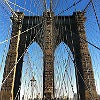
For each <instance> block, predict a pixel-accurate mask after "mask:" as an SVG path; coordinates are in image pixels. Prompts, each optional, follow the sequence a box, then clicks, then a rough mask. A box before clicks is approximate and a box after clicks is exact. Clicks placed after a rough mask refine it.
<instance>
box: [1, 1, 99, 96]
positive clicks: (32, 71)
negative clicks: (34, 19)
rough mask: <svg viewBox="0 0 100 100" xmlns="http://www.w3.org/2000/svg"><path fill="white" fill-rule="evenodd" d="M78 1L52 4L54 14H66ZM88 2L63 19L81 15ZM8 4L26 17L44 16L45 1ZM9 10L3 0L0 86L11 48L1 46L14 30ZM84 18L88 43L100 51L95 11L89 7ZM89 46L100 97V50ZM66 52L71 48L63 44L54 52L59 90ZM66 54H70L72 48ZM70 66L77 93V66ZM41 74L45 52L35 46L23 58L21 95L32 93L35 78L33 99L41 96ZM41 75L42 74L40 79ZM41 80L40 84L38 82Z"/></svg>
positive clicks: (97, 10) (97, 9)
mask: <svg viewBox="0 0 100 100" xmlns="http://www.w3.org/2000/svg"><path fill="white" fill-rule="evenodd" d="M77 1H78V0H53V11H54V13H55V15H58V14H59V13H61V12H62V11H65V10H66V9H67V8H69V7H70V6H71V5H73V4H74V2H77ZM88 2H89V0H86V1H85V2H84V0H82V2H80V3H79V4H78V5H76V6H74V7H72V8H70V9H69V10H68V11H65V12H63V13H61V14H60V15H66V16H67V15H72V14H73V12H75V11H81V10H83V9H84V8H85V7H86V5H87V3H88ZM93 2H94V6H95V9H96V13H97V17H98V20H99V23H100V14H99V11H100V7H99V0H93ZM96 2H98V3H96ZM8 3H9V5H10V7H11V8H12V9H13V10H14V11H21V12H24V14H25V15H27V16H34V15H42V12H43V7H42V5H43V2H42V0H8ZM13 3H15V4H16V6H14V4H13ZM49 3H50V1H49V0H47V9H49V6H50V5H49ZM62 5H63V6H62ZM10 10H11V9H9V7H8V5H6V4H5V3H4V1H3V0H0V55H1V57H0V68H1V70H0V85H1V83H2V77H3V70H4V65H5V59H6V55H7V51H8V47H9V41H8V42H6V43H2V41H5V39H6V38H9V37H10V33H11V28H12V27H11V25H12V22H11V20H10V17H11V12H10ZM29 11H30V12H31V13H30V12H29ZM85 16H86V18H87V19H86V22H85V29H86V36H87V40H88V41H89V42H91V43H93V44H94V45H96V46H98V47H99V48H100V37H99V34H100V30H99V28H98V25H97V22H96V18H95V16H94V12H93V8H92V6H91V5H89V7H88V8H87V9H86V14H85ZM88 46H89V52H90V55H91V60H92V65H93V70H94V77H95V80H96V86H97V92H98V94H100V88H99V87H100V73H99V70H100V66H99V65H100V59H99V58H100V50H97V49H96V48H94V47H92V46H91V45H89V44H88ZM4 48H5V49H4ZM66 48H68V46H67V45H65V44H64V43H63V42H62V43H61V44H60V45H59V46H58V47H57V49H56V51H55V65H54V66H55V69H58V70H57V71H58V72H55V73H58V74H56V75H55V77H57V78H58V79H59V82H58V83H57V85H56V87H58V86H59V84H60V86H61V78H62V77H63V73H64V69H65V68H64V67H65V66H66V65H64V62H63V61H67V60H68V52H67V51H66ZM67 50H68V51H69V52H70V50H69V48H68V49H67ZM60 58H61V59H60ZM60 61H61V62H60ZM58 63H59V64H58ZM29 66H30V67H29ZM69 66H71V67H68V73H69V74H71V75H70V76H73V79H72V83H73V85H74V91H75V92H76V85H75V84H76V83H75V75H73V73H74V65H73V63H72V62H71V61H70V62H69ZM42 71H43V52H42V50H41V48H40V47H39V45H38V44H37V43H35V42H34V43H33V44H32V45H31V46H30V48H29V49H28V53H26V54H25V56H24V62H23V72H22V83H23V84H22V88H21V93H22V94H23V93H24V92H25V91H26V92H25V93H26V94H27V93H28V92H27V91H29V92H30V91H31V89H29V87H30V86H31V83H30V79H31V77H32V76H33V75H34V76H35V78H36V80H37V82H35V83H34V85H35V88H36V89H34V95H35V93H37V92H39V91H40V90H41V89H42V81H43V79H42ZM59 73H60V74H61V76H59ZM38 74H40V76H39V75H38ZM74 74H75V73H74ZM26 76H27V77H26ZM40 80H41V82H39V81H40ZM65 80H66V82H67V81H68V76H66V79H65ZM66 84H67V83H66ZM68 84H69V83H68ZM25 85H26V87H27V88H26V90H25V88H24V86H25ZM28 85H29V86H28ZM63 85H64V83H63ZM40 86H41V87H40ZM59 91H60V90H59ZM67 91H68V88H67ZM69 91H70V95H71V94H73V93H72V91H71V90H69ZM22 94H21V95H22ZM64 94H65V93H64ZM30 95H31V94H30V93H29V96H30ZM41 95H42V92H41ZM71 97H72V95H71Z"/></svg>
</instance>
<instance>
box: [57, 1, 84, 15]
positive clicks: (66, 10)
mask: <svg viewBox="0 0 100 100" xmlns="http://www.w3.org/2000/svg"><path fill="white" fill-rule="evenodd" d="M81 1H83V0H79V1H78V2H76V3H74V4H73V5H71V6H70V7H68V8H67V9H65V10H63V11H61V12H60V13H58V14H57V15H60V14H62V13H64V12H65V11H67V10H69V9H71V8H72V7H74V6H75V5H77V4H79V3H80V2H81Z"/></svg>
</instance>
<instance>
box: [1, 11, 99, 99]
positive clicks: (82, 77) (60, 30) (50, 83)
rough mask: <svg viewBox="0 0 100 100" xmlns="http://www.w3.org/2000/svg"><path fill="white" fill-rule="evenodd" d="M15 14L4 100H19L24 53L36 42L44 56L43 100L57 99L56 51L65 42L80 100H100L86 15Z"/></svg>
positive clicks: (2, 93)
mask: <svg viewBox="0 0 100 100" xmlns="http://www.w3.org/2000/svg"><path fill="white" fill-rule="evenodd" d="M16 14H17V15H18V17H17V18H16V17H13V18H12V21H13V26H12V27H13V30H12V37H13V36H15V35H16V37H14V38H12V39H11V41H10V47H9V51H8V55H7V59H6V65H5V70H4V76H3V80H5V79H6V76H7V75H8V74H9V72H10V71H11V70H12V69H13V70H12V72H11V74H10V75H9V77H8V78H7V80H6V81H5V82H4V84H3V85H2V88H1V93H0V94H1V98H2V99H1V100H14V98H15V97H16V96H17V99H16V100H18V96H19V97H20V95H19V94H20V93H19V92H18V90H19V88H20V85H21V82H20V78H21V71H22V64H23V56H24V55H23V53H24V52H25V50H26V49H27V48H28V46H29V45H30V44H31V43H32V42H33V41H36V42H37V43H38V44H39V45H40V47H41V48H42V50H43V54H44V56H43V60H44V65H43V67H44V68H43V99H44V100H51V99H53V98H54V51H55V48H56V47H57V45H58V44H59V43H61V42H62V41H63V42H64V43H66V44H67V45H68V46H69V48H70V50H71V52H72V54H73V57H74V64H75V73H76V80H77V82H76V83H77V94H78V100H98V97H97V92H96V87H95V80H94V75H93V69H92V63H91V57H90V54H89V51H88V44H87V42H86V34H85V28H84V22H85V19H86V18H85V17H84V13H83V12H75V13H73V15H72V16H54V13H53V12H52V11H45V12H44V13H43V16H24V15H23V13H21V12H17V13H16ZM27 29H28V30H27ZM25 30H27V31H25ZM21 33H22V34H21ZM37 33H40V34H37ZM41 34H42V35H41ZM34 37H35V38H34ZM17 93H18V94H17Z"/></svg>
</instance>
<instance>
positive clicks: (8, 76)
mask: <svg viewBox="0 0 100 100" xmlns="http://www.w3.org/2000/svg"><path fill="white" fill-rule="evenodd" d="M40 31H41V29H40V30H39V31H38V33H37V34H36V35H35V36H34V38H33V40H32V41H31V42H30V44H29V45H28V46H27V48H26V49H25V51H24V53H23V54H22V55H21V56H20V58H19V59H18V61H17V62H16V63H15V65H14V66H13V68H12V69H11V71H10V72H9V74H8V75H7V76H6V78H5V79H4V81H3V82H2V84H1V85H3V84H4V83H5V81H6V80H7V78H8V77H9V75H10V74H11V73H12V71H13V70H14V68H15V67H16V65H17V64H18V62H19V61H20V60H21V58H22V57H23V56H24V54H25V53H26V51H27V50H28V48H29V46H30V45H31V44H32V42H33V41H34V39H35V38H36V36H37V35H38V34H39V32H40Z"/></svg>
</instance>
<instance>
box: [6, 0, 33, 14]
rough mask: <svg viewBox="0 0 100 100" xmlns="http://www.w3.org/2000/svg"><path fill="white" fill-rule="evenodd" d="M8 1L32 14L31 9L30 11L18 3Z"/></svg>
mask: <svg viewBox="0 0 100 100" xmlns="http://www.w3.org/2000/svg"><path fill="white" fill-rule="evenodd" d="M8 2H9V3H10V4H13V5H14V6H17V7H19V8H21V9H23V10H24V11H27V12H29V13H31V14H34V13H33V12H32V11H30V10H28V9H26V8H24V7H21V6H20V5H18V4H16V3H13V2H11V1H9V0H8Z"/></svg>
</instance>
